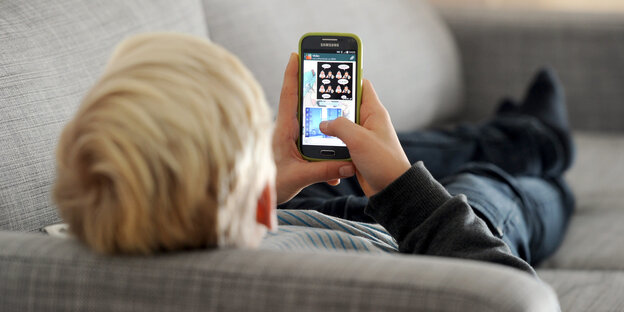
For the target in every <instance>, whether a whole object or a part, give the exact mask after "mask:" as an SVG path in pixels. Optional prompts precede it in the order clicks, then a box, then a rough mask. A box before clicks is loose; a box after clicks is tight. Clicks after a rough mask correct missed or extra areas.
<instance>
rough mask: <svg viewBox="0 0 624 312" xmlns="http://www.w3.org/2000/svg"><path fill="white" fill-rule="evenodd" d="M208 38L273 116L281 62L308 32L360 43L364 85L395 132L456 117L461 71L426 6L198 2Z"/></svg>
mask: <svg viewBox="0 0 624 312" xmlns="http://www.w3.org/2000/svg"><path fill="white" fill-rule="evenodd" d="M203 1H204V4H205V11H206V23H207V24H208V28H209V30H210V38H211V39H212V40H213V41H215V42H217V43H220V44H222V45H223V46H225V47H226V48H228V49H229V50H230V51H232V52H234V53H235V54H237V55H238V56H239V57H240V58H241V59H242V61H243V62H244V63H245V64H247V66H248V67H249V68H250V69H251V71H252V72H253V73H254V74H255V75H256V78H257V79H258V80H259V82H260V84H261V85H262V86H263V87H264V90H265V92H266V95H267V98H268V101H269V103H271V105H272V106H273V107H274V108H276V107H277V103H278V100H279V93H280V88H281V85H282V78H283V72H284V68H285V66H286V62H287V61H288V55H289V53H291V52H296V51H297V49H298V47H297V44H298V42H299V37H301V35H303V34H304V33H307V32H313V31H314V32H317V31H327V32H331V31H333V32H352V33H355V34H357V35H358V36H359V37H360V38H361V39H362V44H363V51H364V53H363V59H364V61H363V63H364V64H363V65H364V73H363V77H364V78H367V79H370V80H371V81H372V82H373V84H374V85H375V88H376V91H377V93H378V95H379V97H380V98H381V100H382V102H383V103H384V104H385V106H386V108H387V109H388V111H389V112H390V115H391V116H392V121H393V122H394V124H395V126H396V128H397V129H398V130H412V129H415V128H417V127H421V126H424V125H426V124H429V123H431V122H432V121H434V120H440V119H444V118H447V117H449V116H450V115H451V114H452V113H454V112H456V111H457V110H458V109H459V98H460V91H461V90H460V89H461V88H460V70H459V61H458V56H457V51H456V49H455V45H454V42H453V40H452V39H451V36H450V34H449V32H448V30H447V28H446V25H445V24H444V23H443V22H442V21H441V19H440V18H439V17H438V15H437V14H436V13H435V12H434V11H433V10H432V8H431V7H430V6H429V5H428V4H427V2H426V1H419V0H416V1H414V0H401V1H375V0H347V1H332V0H318V1H289V0H266V1H246V0H231V1H219V0H203Z"/></svg>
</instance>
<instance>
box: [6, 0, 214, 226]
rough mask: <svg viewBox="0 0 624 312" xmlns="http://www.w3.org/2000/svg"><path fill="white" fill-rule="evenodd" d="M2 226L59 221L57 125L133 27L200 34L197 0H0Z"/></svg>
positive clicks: (76, 104)
mask: <svg viewBox="0 0 624 312" xmlns="http://www.w3.org/2000/svg"><path fill="white" fill-rule="evenodd" d="M0 29H2V31H1V32H0V47H1V48H0V103H2V104H1V105H0V118H1V119H0V229H3V230H24V231H30V230H36V229H38V228H40V227H42V226H44V225H47V224H50V223H54V222H58V221H59V218H58V215H57V213H56V209H54V207H53V205H52V202H51V196H50V187H51V185H52V182H53V179H54V147H55V144H56V142H57V137H58V135H59V133H60V130H61V128H62V127H63V125H64V124H65V122H66V121H67V120H68V118H69V117H70V116H71V115H72V114H73V112H74V111H75V109H76V108H77V106H78V104H79V102H80V99H81V97H82V96H83V94H85V92H86V91H87V90H88V88H89V87H90V86H91V85H92V84H93V83H94V81H95V79H96V78H97V77H98V76H99V74H100V72H101V71H102V70H103V66H104V64H105V62H106V60H107V59H108V57H109V55H110V53H111V52H112V49H113V47H114V46H115V45H116V44H117V43H118V42H119V41H120V40H121V39H122V38H124V37H125V36H128V35H130V34H133V33H138V32H145V31H156V30H168V31H179V32H188V33H193V34H197V35H201V36H205V34H206V30H205V29H206V28H205V23H204V20H203V14H202V11H201V2H199V0H197V1H196V0H185V1H175V2H172V1H166V0H139V1H122V0H114V1H80V0H57V1H46V0H33V1H20V0H9V1H1V2H0Z"/></svg>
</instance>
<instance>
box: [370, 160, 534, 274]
mask: <svg viewBox="0 0 624 312" xmlns="http://www.w3.org/2000/svg"><path fill="white" fill-rule="evenodd" d="M365 212H366V213H367V214H368V215H370V216H371V217H372V218H373V219H375V221H377V222H378V223H379V224H381V225H382V226H384V227H385V228H386V230H388V232H389V233H390V235H392V237H394V239H396V241H397V243H398V245H399V251H400V252H402V253H411V254H422V255H431V256H442V257H454V258H464V259H471V260H479V261H487V262H492V263H498V264H502V265H507V266H511V267H514V268H517V269H520V270H523V271H525V272H528V273H530V274H532V275H535V271H534V270H533V268H532V267H531V266H530V265H529V264H528V263H526V262H525V261H523V260H522V259H520V258H518V257H516V256H514V255H513V254H512V253H511V251H510V249H509V247H507V245H506V244H505V242H503V241H502V240H501V239H499V238H497V237H495V236H494V235H492V233H491V232H490V230H489V229H488V227H487V225H486V223H485V222H484V221H483V220H481V219H480V218H479V217H478V216H477V215H476V214H475V213H474V211H473V210H472V208H471V207H470V205H469V204H468V202H467V200H466V196H464V195H461V194H460V195H458V196H454V197H453V196H451V195H450V194H449V193H448V192H447V191H446V189H445V188H444V187H443V186H442V185H441V184H440V183H438V182H437V181H436V180H435V179H434V178H433V177H432V176H431V174H430V173H429V171H428V170H427V169H426V168H425V166H424V165H423V163H422V162H418V163H416V164H414V166H412V168H410V169H409V170H408V171H406V172H405V173H404V174H403V175H402V176H400V177H399V178H398V179H396V180H395V181H394V182H392V183H391V184H390V185H388V186H387V187H386V188H385V189H383V190H382V191H380V192H379V193H377V194H375V195H374V196H372V197H371V198H370V201H369V203H368V206H367V207H366V210H365Z"/></svg>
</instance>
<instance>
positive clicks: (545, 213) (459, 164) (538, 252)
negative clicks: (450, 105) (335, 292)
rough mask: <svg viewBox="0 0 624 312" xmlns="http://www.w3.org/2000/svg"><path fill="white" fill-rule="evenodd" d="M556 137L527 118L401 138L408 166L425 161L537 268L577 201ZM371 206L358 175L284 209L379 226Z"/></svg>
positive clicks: (315, 188) (314, 189)
mask: <svg viewBox="0 0 624 312" xmlns="http://www.w3.org/2000/svg"><path fill="white" fill-rule="evenodd" d="M554 139H556V138H554V134H553V133H552V132H551V131H550V130H549V129H548V128H546V127H545V126H543V125H542V124H541V123H540V122H539V121H538V120H537V119H535V118H532V117H530V116H524V115H521V116H513V117H509V116H506V117H505V116H498V117H495V118H494V119H493V120H491V121H489V122H487V123H483V124H479V125H461V126H459V127H456V128H455V129H453V130H428V131H416V132H411V133H400V134H399V140H400V141H401V145H402V146H403V149H404V150H405V153H406V155H407V157H408V158H409V160H410V162H412V163H414V162H416V161H419V160H421V161H423V162H424V164H425V166H426V167H427V168H428V169H429V171H430V172H431V173H432V175H433V176H434V177H435V178H436V179H438V181H440V183H441V184H442V185H444V186H445V187H446V189H447V190H448V191H449V193H451V194H452V195H456V194H460V193H461V194H465V195H466V196H467V198H468V202H469V203H470V206H471V207H472V208H473V210H474V211H475V213H476V214H477V215H478V216H479V217H480V218H482V219H483V220H484V221H485V222H486V223H487V224H488V227H489V228H490V230H491V231H492V234H493V235H495V236H497V237H499V238H501V239H502V240H503V241H505V243H507V245H508V246H509V248H510V249H511V251H512V253H513V254H514V255H516V256H518V257H520V258H522V259H524V260H525V261H527V262H529V263H531V264H533V265H534V264H537V263H539V262H540V261H541V260H543V259H545V258H547V257H548V256H549V255H551V254H552V253H553V252H554V251H555V250H556V249H557V247H558V246H559V245H560V244H561V241H562V239H563V236H564V234H565V230H566V227H567V224H568V220H569V218H570V215H571V214H572V212H573V210H574V197H573V195H572V192H571V191H570V189H569V187H568V186H567V184H566V183H565V182H564V180H563V178H562V174H563V171H564V169H565V168H563V167H562V165H561V163H562V162H563V157H564V156H563V155H561V153H562V151H560V150H558V149H557V148H556V144H553V143H552V142H553V141H552V140H554ZM367 203H368V198H366V197H365V196H364V193H363V192H362V190H361V188H360V186H359V184H358V182H357V179H355V178H354V177H353V178H349V179H344V180H343V181H342V183H341V184H340V185H338V186H336V187H332V186H329V185H327V184H326V183H318V184H314V185H311V186H309V187H307V188H305V189H304V190H303V191H301V193H299V194H298V195H297V196H296V197H295V198H293V199H292V200H291V201H289V202H287V203H284V204H282V205H280V206H279V208H281V209H313V210H318V211H320V212H323V213H325V214H328V215H332V216H336V217H340V218H344V219H348V220H354V221H362V222H374V221H373V220H372V219H371V218H370V217H369V216H367V215H366V214H364V207H366V205H367Z"/></svg>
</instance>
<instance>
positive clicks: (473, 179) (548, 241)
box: [441, 163, 574, 265]
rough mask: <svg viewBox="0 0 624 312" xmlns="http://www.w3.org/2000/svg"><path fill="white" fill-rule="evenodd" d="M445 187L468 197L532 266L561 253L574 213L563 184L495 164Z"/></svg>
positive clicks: (475, 167)
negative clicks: (514, 173)
mask: <svg viewBox="0 0 624 312" xmlns="http://www.w3.org/2000/svg"><path fill="white" fill-rule="evenodd" d="M441 182H442V184H443V185H444V186H445V187H446V188H447V190H448V191H449V193H451V194H453V195H456V194H460V193H461V194H464V195H466V196H467V198H468V202H469V203H470V206H471V207H472V208H473V209H474V210H475V213H476V214H477V215H478V216H479V217H481V218H482V219H484V221H486V223H487V224H488V226H489V227H490V230H491V231H492V233H493V234H494V235H496V236H498V237H499V238H501V239H502V240H503V241H505V243H507V245H508V246H509V248H510V249H511V251H512V253H513V254H514V255H516V256H518V257H520V258H522V259H524V260H526V261H527V262H529V263H531V264H532V265H535V264H538V263H539V262H540V261H542V260H543V259H545V258H547V257H548V256H549V255H551V254H552V253H553V252H554V251H555V250H556V249H557V248H558V247H559V245H560V244H561V241H562V239H563V236H564V234H565V230H566V227H567V224H568V221H569V218H570V215H571V214H572V211H573V209H574V199H573V196H572V193H571V191H570V189H569V188H568V187H567V185H566V184H565V182H564V181H563V179H561V178H541V177H531V176H521V177H512V176H510V175H509V174H507V173H506V172H504V171H503V170H501V169H500V168H498V167H496V166H493V165H491V164H477V163H475V164H468V165H467V166H466V167H465V168H464V169H463V170H462V171H461V172H460V173H458V174H457V175H454V176H452V177H448V178H446V179H444V180H443V181H441Z"/></svg>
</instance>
